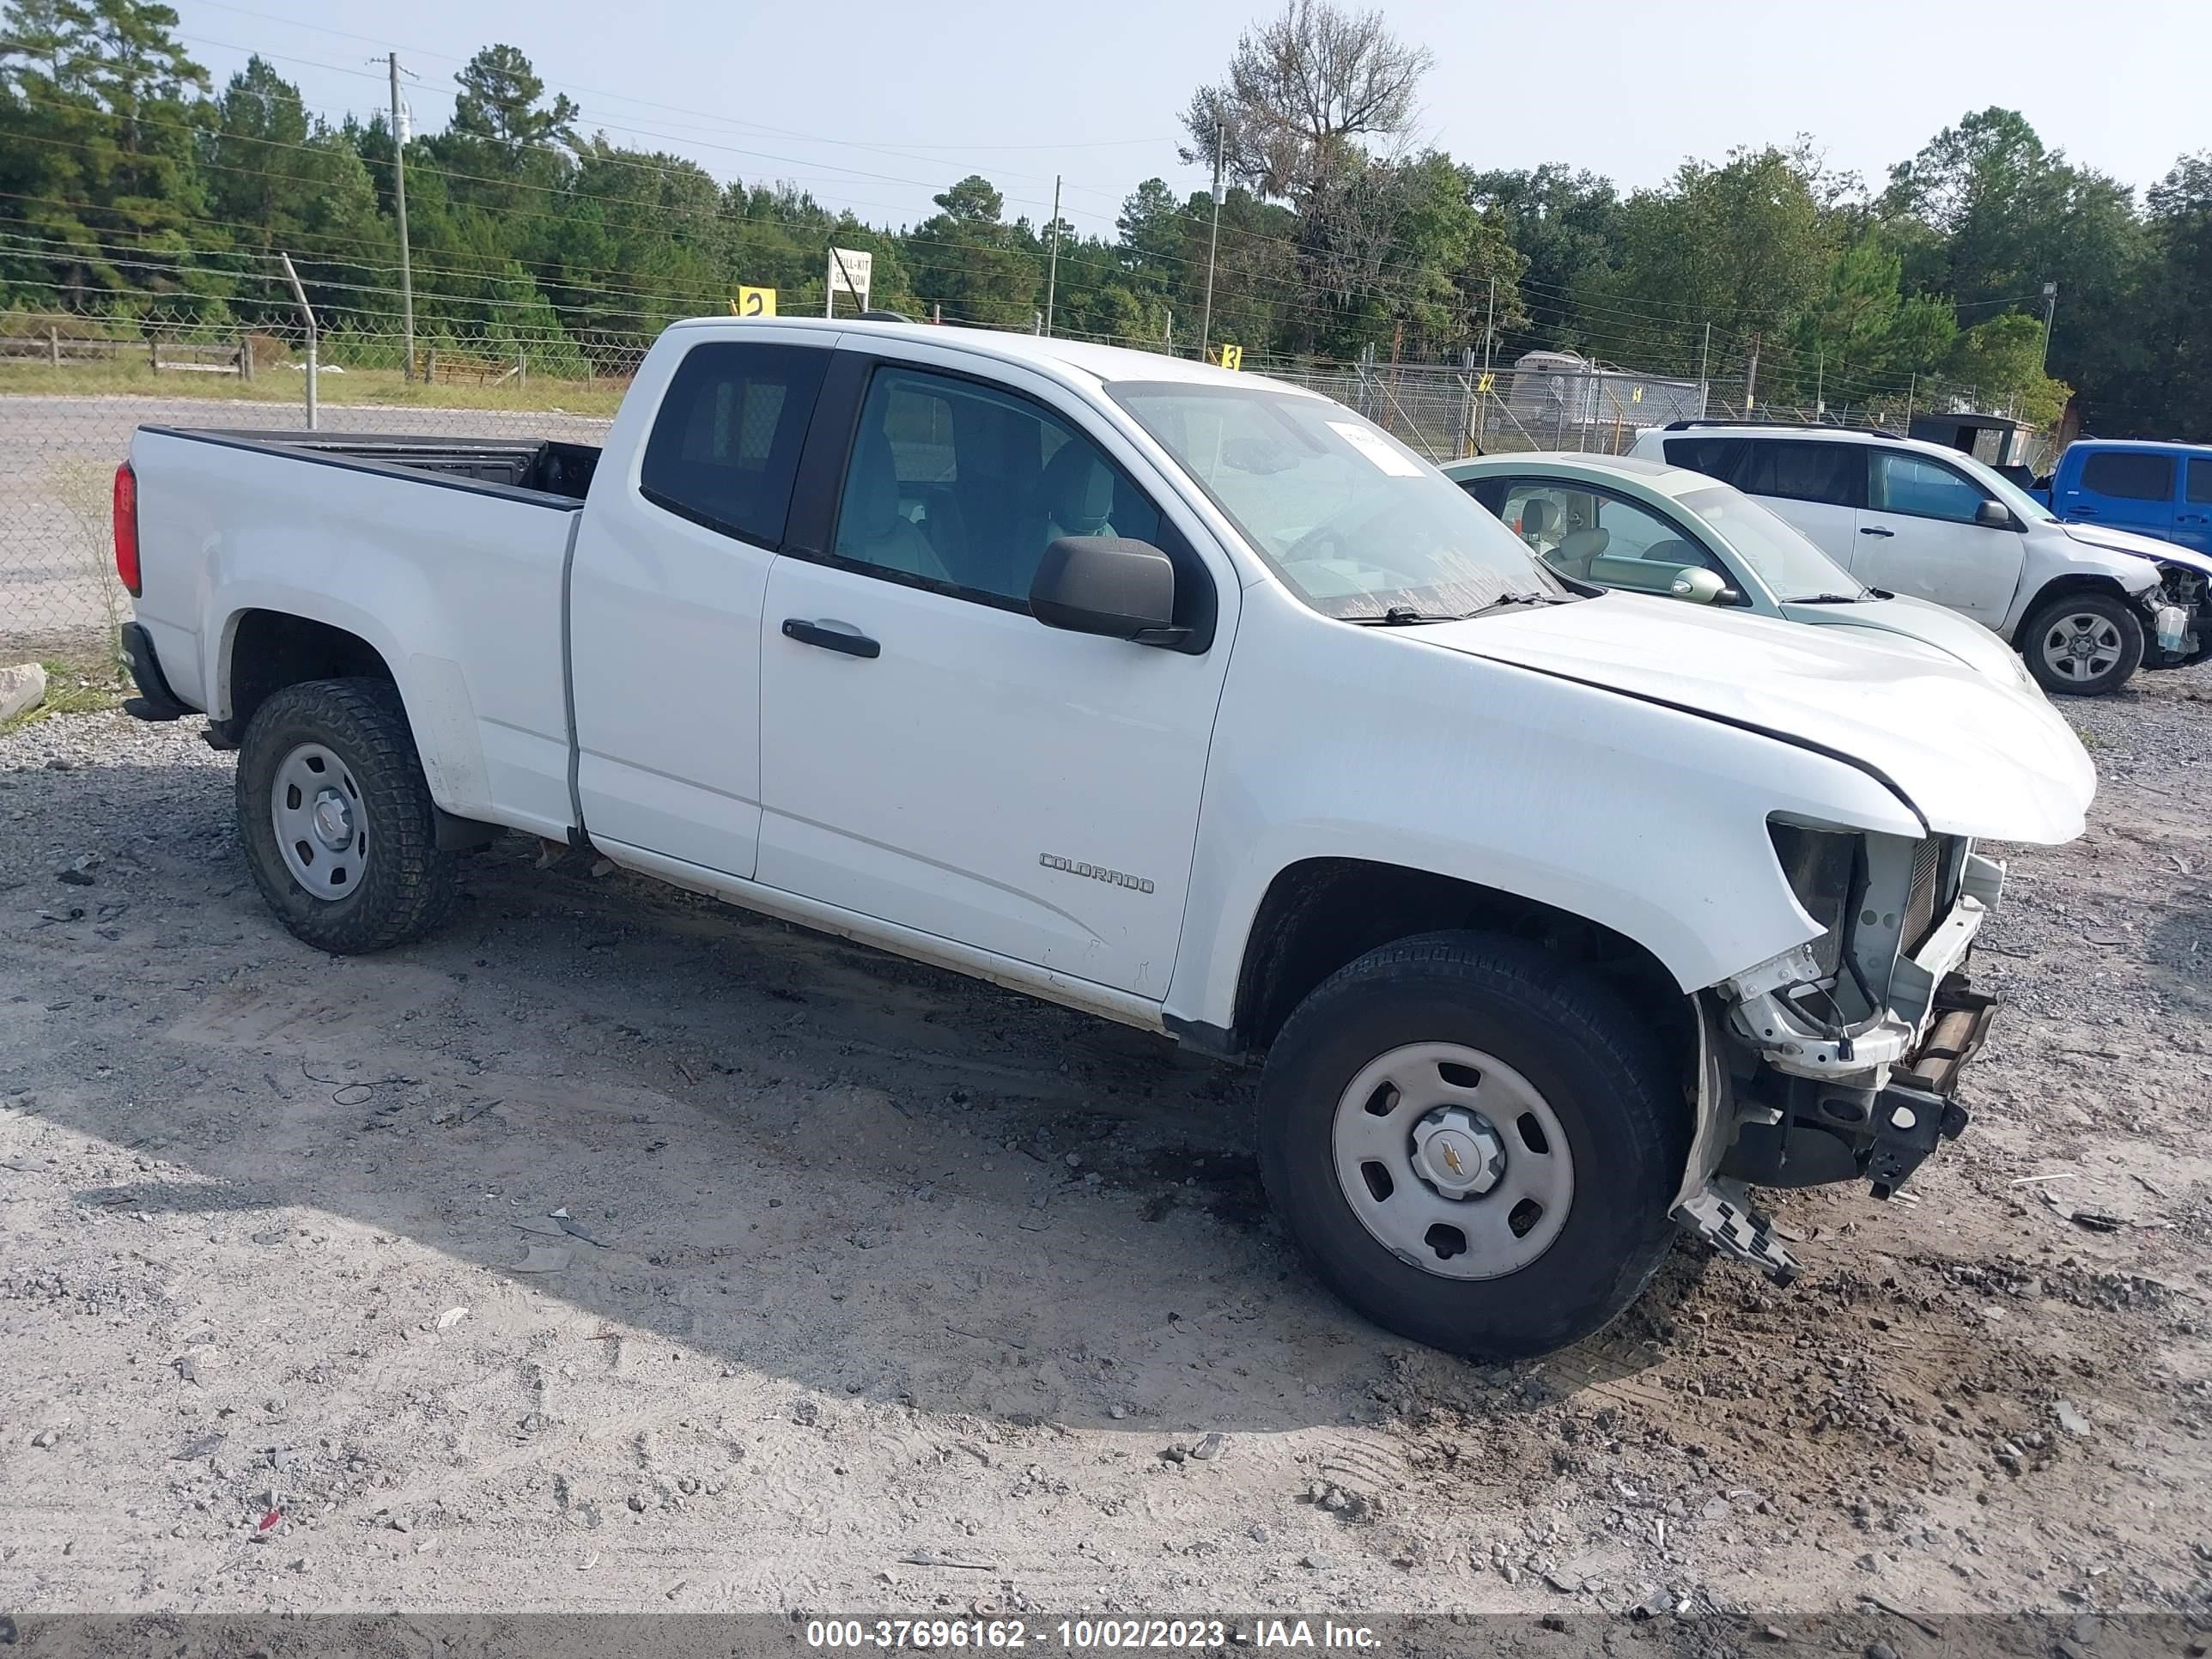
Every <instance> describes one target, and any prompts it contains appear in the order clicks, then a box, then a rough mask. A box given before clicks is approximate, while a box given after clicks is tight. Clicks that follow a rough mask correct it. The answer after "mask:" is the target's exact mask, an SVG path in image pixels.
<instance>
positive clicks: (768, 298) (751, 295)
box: [730, 287, 775, 317]
mask: <svg viewBox="0 0 2212 1659" xmlns="http://www.w3.org/2000/svg"><path fill="white" fill-rule="evenodd" d="M730 315H731V316H732V317H773V316H775V289H772V288H743V287H741V288H739V289H738V297H737V298H736V299H734V300H732V301H730Z"/></svg>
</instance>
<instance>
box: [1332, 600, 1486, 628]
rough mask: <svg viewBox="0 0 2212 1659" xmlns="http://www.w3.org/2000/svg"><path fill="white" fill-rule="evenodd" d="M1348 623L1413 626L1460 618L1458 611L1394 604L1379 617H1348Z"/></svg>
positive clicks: (1370, 626)
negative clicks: (1425, 609)
mask: <svg viewBox="0 0 2212 1659" xmlns="http://www.w3.org/2000/svg"><path fill="white" fill-rule="evenodd" d="M1344 620H1345V621H1346V622H1348V623H1358V624H1359V625H1360V626H1361V627H1362V628H1413V627H1416V626H1418V625H1419V624H1420V623H1448V622H1457V621H1459V620H1460V617H1459V614H1458V613H1457V612H1456V611H1416V610H1414V609H1413V606H1411V605H1392V606H1391V607H1390V608H1389V610H1388V611H1384V612H1383V614H1382V615H1381V616H1379V617H1345V618H1344Z"/></svg>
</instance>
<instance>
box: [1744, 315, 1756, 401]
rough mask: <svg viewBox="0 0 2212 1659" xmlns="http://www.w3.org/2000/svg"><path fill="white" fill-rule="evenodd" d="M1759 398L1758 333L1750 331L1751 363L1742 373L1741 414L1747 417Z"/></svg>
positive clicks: (1754, 330)
mask: <svg viewBox="0 0 2212 1659" xmlns="http://www.w3.org/2000/svg"><path fill="white" fill-rule="evenodd" d="M1758 396H1759V331H1758V330H1757V329H1753V330H1752V331H1751V362H1750V364H1749V365H1748V366H1747V368H1745V369H1744V372H1743V412H1744V413H1745V414H1746V415H1749V414H1750V413H1751V411H1752V408H1753V404H1754V403H1755V402H1756V400H1757V398H1758Z"/></svg>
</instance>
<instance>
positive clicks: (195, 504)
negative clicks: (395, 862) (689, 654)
mask: <svg viewBox="0 0 2212 1659" xmlns="http://www.w3.org/2000/svg"><path fill="white" fill-rule="evenodd" d="M598 461H599V450H597V449H596V448H593V447H590V446H587V445H583V444H573V443H561V442H554V441H544V440H538V439H528V440H520V441H518V440H513V439H497V438H421V437H407V436H400V435H379V434H358V433H317V432H255V431H224V430H207V429H200V428H174V427H152V426H148V427H141V428H139V429H138V433H137V437H136V438H135V439H133V440H132V442H131V467H132V470H133V471H134V473H135V475H136V477H137V500H138V514H137V516H138V526H139V547H140V565H141V570H142V573H143V592H141V594H140V595H139V597H138V599H137V604H136V606H135V607H134V608H135V611H136V614H137V624H138V626H139V628H140V629H142V630H143V633H144V635H146V638H147V641H148V647H149V650H150V652H151V653H152V654H153V655H154V656H155V658H156V659H158V661H159V662H160V664H161V671H162V673H163V674H164V676H165V677H166V678H167V681H168V683H169V685H170V687H171V689H172V690H173V693H174V694H175V696H177V697H178V699H179V701H181V702H182V703H183V704H184V706H185V707H186V708H198V709H204V710H205V711H206V712H207V713H208V714H209V715H210V717H212V718H213V719H214V720H216V721H218V722H222V721H225V720H228V719H229V718H230V717H231V714H232V708H230V706H228V704H227V703H226V702H225V700H224V698H223V697H222V696H221V695H218V693H219V692H220V690H222V688H223V687H224V686H225V685H226V684H228V681H227V679H226V676H225V672H224V663H225V661H226V659H227V657H228V653H230V652H231V651H232V650H233V648H234V646H235V644H236V641H238V639H239V638H240V636H241V635H244V637H246V639H247V640H249V641H252V640H255V639H258V637H260V635H259V634H258V633H257V631H256V630H259V629H266V628H267V627H268V626H269V625H270V623H269V619H270V618H272V617H283V618H292V619H297V620H304V621H305V622H307V623H313V624H320V625H323V626H325V627H328V628H331V629H338V630H341V631H342V632H343V633H345V634H349V635H354V636H356V637H357V638H359V639H361V640H362V641H366V642H367V644H368V647H369V648H370V649H371V650H373V651H374V653H376V655H377V656H378V657H379V658H380V659H381V662H382V666H383V671H385V672H386V673H387V674H388V675H389V677H390V678H392V681H393V682H394V683H395V684H397V685H398V688H399V690H400V693H401V696H403V697H404V700H405V702H406V706H407V712H408V716H409V719H410V722H411V723H412V725H413V727H414V732H415V738H416V744H417V746H418V748H419V750H420V752H421V756H422V769H423V772H424V774H425V775H426V776H427V777H428V781H429V784H430V793H431V797H432V799H435V801H436V802H437V804H438V805H440V806H441V807H443V808H444V809H445V810H446V811H448V812H451V813H453V814H454V815H455V816H457V817H465V818H472V819H487V820H489V821H491V822H495V823H507V824H510V825H512V826H513V827H514V828H517V829H528V830H530V831H532V833H534V834H540V835H550V836H556V837H559V836H564V835H565V834H566V833H567V832H568V826H569V825H570V824H571V823H573V822H574V813H573V811H572V806H571V798H570V795H569V792H568V710H567V698H566V685H565V678H564V675H565V668H566V660H565V651H564V643H563V631H562V629H563V623H562V594H563V588H562V574H563V569H564V567H565V563H566V561H567V557H568V549H569V547H570V545H571V542H572V538H573V537H574V531H575V526H576V523H577V521H578V520H579V518H580V515H581V513H582V511H583V504H584V495H585V492H586V488H587V487H588V485H589V484H590V482H591V478H592V470H593V468H594V467H595V466H596V465H597V463H598ZM264 654H265V653H264ZM233 689H234V688H233Z"/></svg>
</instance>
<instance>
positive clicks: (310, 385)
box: [276, 253, 316, 432]
mask: <svg viewBox="0 0 2212 1659" xmlns="http://www.w3.org/2000/svg"><path fill="white" fill-rule="evenodd" d="M276 257H277V258H279V259H281V260H283V262H284V280H285V281H287V282H288V283H291V284H292V297H293V298H294V299H295V300H296V301H299V305H300V316H301V319H302V320H303V321H305V322H306V324H307V430H308V431H310V432H313V430H314V429H315V347H316V340H315V308H314V307H313V306H311V305H309V304H308V303H307V289H304V288H301V286H300V273H299V272H298V271H296V270H293V269H292V256H291V255H290V254H289V253H279V254H278V255H277V256H276Z"/></svg>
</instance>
